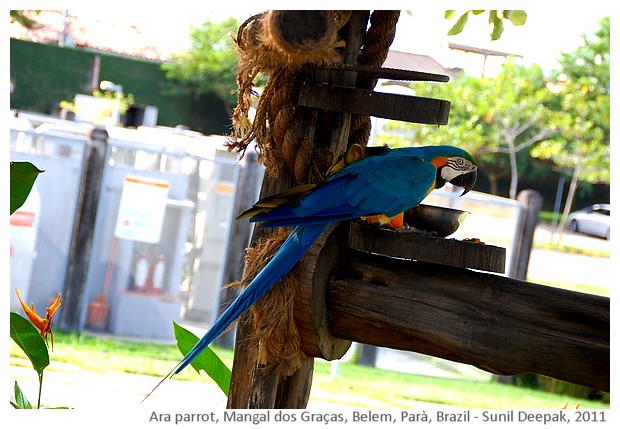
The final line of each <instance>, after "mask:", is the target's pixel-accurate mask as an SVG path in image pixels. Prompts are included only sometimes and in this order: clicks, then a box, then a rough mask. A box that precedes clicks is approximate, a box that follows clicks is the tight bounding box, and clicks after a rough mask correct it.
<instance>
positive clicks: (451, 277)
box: [326, 250, 610, 391]
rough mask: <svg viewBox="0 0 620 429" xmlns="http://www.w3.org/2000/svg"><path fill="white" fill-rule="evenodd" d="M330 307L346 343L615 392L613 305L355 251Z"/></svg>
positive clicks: (332, 287) (330, 292)
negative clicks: (612, 388) (612, 384)
mask: <svg viewBox="0 0 620 429" xmlns="http://www.w3.org/2000/svg"><path fill="white" fill-rule="evenodd" d="M326 306H327V315H328V319H329V326H330V329H331V331H332V333H333V334H334V336H336V337H339V338H342V339H347V340H352V341H357V342H360V343H365V344H373V345H376V346H383V347H390V348H395V349H401V350H410V351H415V352H419V353H423V354H427V355H431V356H436V357H441V358H445V359H449V360H452V361H456V362H462V363H466V364H470V365H473V366H476V367H478V368H482V369H484V370H487V371H490V372H493V373H496V374H505V375H514V374H523V373H537V374H543V375H547V376H550V377H553V378H556V379H559V380H565V381H568V382H572V383H576V384H580V385H583V386H587V387H591V388H594V389H598V390H602V391H609V368H610V366H609V353H610V352H609V340H610V319H609V298H605V297H600V296H595V295H588V294H583V293H578V292H572V291H568V290H563V289H557V288H552V287H547V286H542V285H538V284H534V283H528V282H524V281H518V280H513V279H509V278H506V277H502V276H498V275H493V274H487V273H481V272H475V271H472V270H469V269H465V268H455V267H448V266H443V265H437V264H431V263H423V262H417V261H407V260H401V259H395V258H389V257H385V256H381V255H376V254H367V253H363V252H359V251H354V250H350V251H349V254H348V255H347V257H346V258H344V259H342V260H341V261H340V266H339V268H338V270H337V271H336V272H335V275H334V276H333V277H332V280H331V282H330V284H329V286H328V288H327V296H326Z"/></svg>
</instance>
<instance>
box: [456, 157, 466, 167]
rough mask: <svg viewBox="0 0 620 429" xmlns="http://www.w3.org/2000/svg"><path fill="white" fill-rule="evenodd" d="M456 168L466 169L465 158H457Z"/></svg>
mask: <svg viewBox="0 0 620 429" xmlns="http://www.w3.org/2000/svg"><path fill="white" fill-rule="evenodd" d="M456 166H457V167H464V166H465V160H464V159H463V158H456Z"/></svg>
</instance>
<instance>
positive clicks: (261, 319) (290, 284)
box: [229, 228, 305, 376]
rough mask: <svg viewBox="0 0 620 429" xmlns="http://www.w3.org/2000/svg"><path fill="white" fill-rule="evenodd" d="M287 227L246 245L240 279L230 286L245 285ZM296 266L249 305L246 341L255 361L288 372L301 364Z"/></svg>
mask: <svg viewBox="0 0 620 429" xmlns="http://www.w3.org/2000/svg"><path fill="white" fill-rule="evenodd" d="M288 233H289V231H287V230H285V229H284V228H278V229H276V230H274V231H273V233H271V234H269V235H268V236H265V237H263V238H262V239H260V240H259V241H258V243H257V244H256V245H255V246H254V247H250V248H248V249H246V255H245V264H246V265H245V270H244V272H243V278H244V280H243V282H235V283H232V284H230V285H229V286H230V287H241V286H247V284H248V283H249V282H250V281H251V279H253V278H254V277H255V276H256V275H257V274H258V273H259V272H260V271H261V270H262V269H263V267H264V266H265V265H266V264H267V262H269V260H271V258H272V257H273V255H274V254H275V253H276V252H277V251H278V249H279V248H280V246H281V245H282V243H283V242H284V240H286V238H287V237H288ZM296 271H297V268H296V267H295V268H293V270H292V271H291V272H290V273H289V274H291V273H292V275H286V276H284V278H283V279H282V280H280V281H279V282H277V283H276V284H274V285H273V287H272V288H271V289H270V290H269V292H267V293H266V294H265V296H263V297H262V298H261V299H259V300H258V301H257V302H256V303H254V305H253V306H252V307H251V309H250V316H249V317H250V321H251V323H252V326H253V329H252V333H251V336H250V337H249V338H247V341H248V342H247V345H248V346H250V347H255V348H256V350H255V351H256V356H257V362H256V363H257V364H258V365H259V366H261V367H264V368H268V369H274V368H277V370H278V371H279V372H280V373H281V374H283V375H285V376H289V375H291V374H293V373H294V372H295V371H296V370H297V369H298V368H299V367H300V366H301V364H302V362H303V358H304V357H305V353H304V352H303V351H302V349H301V340H300V336H299V330H298V329H297V325H296V324H295V320H294V304H295V295H296V294H297V290H298V289H299V285H300V283H299V280H298V276H297V274H296Z"/></svg>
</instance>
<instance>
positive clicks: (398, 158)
mask: <svg viewBox="0 0 620 429" xmlns="http://www.w3.org/2000/svg"><path fill="white" fill-rule="evenodd" d="M369 149H370V148H369ZM350 153H351V154H352V155H351V156H349V157H348V158H347V157H345V158H344V159H342V160H341V161H340V162H339V163H336V164H335V165H334V166H333V167H332V168H331V169H330V171H329V172H328V173H329V175H328V177H327V179H326V180H325V181H323V182H322V183H320V184H318V185H302V186H299V187H297V188H293V189H291V190H289V191H286V192H283V193H280V194H277V195H274V196H271V197H267V198H265V199H263V200H261V201H259V202H257V203H256V204H255V205H254V206H253V207H252V208H250V209H248V210H246V211H245V212H243V213H242V214H241V215H240V216H239V217H238V219H239V218H249V220H250V222H262V226H263V227H268V228H274V227H294V229H293V231H292V232H291V234H290V235H289V236H288V238H287V239H286V240H285V241H284V243H283V244H282V245H281V246H280V248H279V249H278V251H277V252H276V254H275V255H274V256H273V258H272V259H271V260H270V261H269V262H268V263H267V265H265V267H264V268H263V269H262V270H261V271H260V272H259V273H258V275H257V276H256V277H255V278H254V279H253V280H252V281H251V282H250V283H249V284H248V286H247V287H246V288H245V290H244V291H243V292H242V293H241V294H240V295H239V296H238V297H237V299H235V300H234V301H233V302H232V303H231V304H230V306H229V307H228V308H227V309H226V310H225V311H224V312H223V313H222V315H221V316H220V317H219V318H218V319H217V320H216V321H215V323H214V324H213V326H211V328H210V329H209V330H208V331H207V333H206V334H205V335H204V336H203V337H202V338H201V339H200V340H199V341H198V342H197V343H196V344H195V345H194V347H193V348H192V349H191V350H190V351H189V352H188V353H187V355H185V357H183V359H181V361H180V362H179V363H178V364H177V365H176V366H175V367H174V368H173V369H172V371H170V373H169V374H168V375H167V376H166V377H165V378H164V379H163V380H161V381H160V383H159V384H161V383H162V382H163V381H164V380H166V379H168V378H170V377H172V376H173V375H175V374H178V373H179V372H181V371H182V370H183V369H184V368H185V367H186V366H187V365H189V364H190V362H192V360H193V359H194V358H196V356H198V355H199V354H200V353H201V352H202V351H203V350H204V349H205V348H206V347H207V346H208V345H209V344H211V342H212V341H213V340H215V338H216V337H217V336H218V335H220V334H221V333H222V332H223V331H224V329H226V327H228V325H230V324H231V323H232V322H234V321H235V320H236V319H237V318H238V317H239V316H240V315H241V313H243V312H244V311H245V310H247V309H248V308H249V307H250V306H252V304H254V303H255V302H256V301H258V300H259V299H260V298H261V297H262V296H263V295H264V294H265V293H266V292H267V291H268V290H269V289H270V288H271V286H272V285H273V284H274V283H276V282H277V281H279V280H280V279H281V278H282V277H284V275H286V273H288V272H289V271H290V270H291V269H292V268H293V266H294V265H295V264H296V263H297V262H298V261H299V260H300V259H301V257H302V256H303V255H304V253H305V252H306V250H308V248H309V247H310V246H311V245H312V243H313V242H314V241H315V240H316V239H317V238H318V237H319V236H320V235H321V233H323V232H324V231H325V229H326V228H327V227H328V226H329V225H331V224H332V223H334V222H340V221H345V220H353V219H358V218H365V217H370V216H377V215H381V216H387V217H388V218H391V217H393V216H396V215H398V214H399V213H402V212H404V211H406V210H407V209H409V208H411V207H414V206H417V205H418V204H420V202H421V201H422V200H423V199H424V198H425V197H426V196H427V195H428V194H429V193H430V192H431V191H432V190H433V189H437V188H440V187H442V186H444V185H445V183H446V182H450V183H452V184H453V185H455V186H458V187H462V188H464V191H463V193H462V194H461V195H464V194H465V193H466V192H468V191H469V190H470V189H472V187H473V186H474V184H475V182H476V176H477V170H478V165H477V163H476V161H475V160H474V158H473V157H472V156H471V155H470V154H469V153H468V152H466V151H464V150H463V149H460V148H457V147H453V146H423V147H408V148H399V149H388V148H381V149H379V150H372V151H369V152H366V151H365V149H361V152H359V153H357V152H356V151H352V152H351V151H350ZM159 384H158V385H157V386H159ZM157 386H155V388H157ZM153 390H155V389H153ZM151 393H152V392H151Z"/></svg>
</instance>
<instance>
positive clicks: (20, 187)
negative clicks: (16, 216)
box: [10, 161, 43, 214]
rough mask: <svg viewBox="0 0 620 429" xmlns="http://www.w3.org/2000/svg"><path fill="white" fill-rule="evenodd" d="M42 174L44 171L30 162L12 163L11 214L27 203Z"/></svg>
mask: <svg viewBox="0 0 620 429" xmlns="http://www.w3.org/2000/svg"><path fill="white" fill-rule="evenodd" d="M40 173H43V170H39V169H38V168H37V167H35V166H34V164H32V163H30V162H13V161H11V177H10V181H11V185H10V186H11V189H10V192H11V214H13V213H14V212H15V211H16V210H17V209H18V208H20V207H21V206H22V205H23V204H24V202H26V198H28V194H30V191H31V190H32V186H33V185H34V181H35V180H36V179H37V176H38V175H39V174H40Z"/></svg>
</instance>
